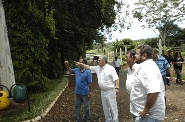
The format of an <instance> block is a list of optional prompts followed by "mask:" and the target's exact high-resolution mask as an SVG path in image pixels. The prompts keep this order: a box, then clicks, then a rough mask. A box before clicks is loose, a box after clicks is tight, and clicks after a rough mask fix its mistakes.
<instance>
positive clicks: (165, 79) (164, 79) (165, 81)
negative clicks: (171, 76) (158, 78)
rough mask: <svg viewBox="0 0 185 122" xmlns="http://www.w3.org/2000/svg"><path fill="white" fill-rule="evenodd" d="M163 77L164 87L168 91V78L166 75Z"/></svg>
mask: <svg viewBox="0 0 185 122" xmlns="http://www.w3.org/2000/svg"><path fill="white" fill-rule="evenodd" d="M162 77H163V82H164V87H165V90H166V83H167V78H166V75H163V76H162Z"/></svg>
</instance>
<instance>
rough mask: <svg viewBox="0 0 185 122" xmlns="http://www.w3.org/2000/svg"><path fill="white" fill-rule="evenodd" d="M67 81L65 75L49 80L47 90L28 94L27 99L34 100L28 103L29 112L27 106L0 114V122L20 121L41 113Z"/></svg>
mask: <svg viewBox="0 0 185 122" xmlns="http://www.w3.org/2000/svg"><path fill="white" fill-rule="evenodd" d="M67 82H68V79H67V77H62V78H59V79H55V80H50V81H49V82H47V83H46V88H47V89H48V90H47V92H43V93H37V94H32V95H29V99H30V100H34V103H33V104H32V105H30V112H28V107H27V108H26V109H24V110H21V111H18V112H12V113H7V114H2V115H0V122H20V121H23V120H29V119H33V118H35V117H37V116H39V115H41V114H42V112H44V111H45V109H46V108H47V107H48V106H49V105H50V104H51V102H52V101H53V100H54V99H55V97H56V96H57V95H58V94H59V92H60V91H61V90H62V89H63V88H64V87H65V86H66V84H67Z"/></svg>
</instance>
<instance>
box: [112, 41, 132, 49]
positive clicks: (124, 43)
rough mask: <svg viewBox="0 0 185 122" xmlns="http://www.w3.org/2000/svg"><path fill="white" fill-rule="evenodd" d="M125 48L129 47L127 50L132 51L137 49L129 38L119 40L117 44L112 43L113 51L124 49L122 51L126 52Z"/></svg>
mask: <svg viewBox="0 0 185 122" xmlns="http://www.w3.org/2000/svg"><path fill="white" fill-rule="evenodd" d="M125 46H126V47H127V50H130V49H134V48H135V44H134V43H133V41H132V40H131V39H128V38H125V39H122V40H118V39H116V42H113V43H112V46H111V47H112V50H114V51H115V50H116V48H117V49H120V48H121V49H122V51H125V50H124V49H125Z"/></svg>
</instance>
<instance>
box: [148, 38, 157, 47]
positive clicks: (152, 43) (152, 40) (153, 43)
mask: <svg viewBox="0 0 185 122" xmlns="http://www.w3.org/2000/svg"><path fill="white" fill-rule="evenodd" d="M158 42H159V39H158V38H149V39H146V40H145V44H148V45H150V46H151V47H152V48H158Z"/></svg>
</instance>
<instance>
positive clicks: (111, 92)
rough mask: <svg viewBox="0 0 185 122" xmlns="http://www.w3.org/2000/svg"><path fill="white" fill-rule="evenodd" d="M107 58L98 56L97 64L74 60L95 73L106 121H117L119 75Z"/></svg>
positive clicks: (78, 64)
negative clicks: (91, 64)
mask: <svg viewBox="0 0 185 122" xmlns="http://www.w3.org/2000/svg"><path fill="white" fill-rule="evenodd" d="M107 60H108V58H107V57H106V56H100V57H99V59H98V65H97V66H88V65H85V64H83V63H80V62H76V65H77V66H82V67H84V68H86V69H89V70H91V72H92V73H96V74H97V78H98V84H99V87H100V89H101V99H102V105H103V111H104V115H105V119H106V122H119V120H118V108H117V101H116V95H117V94H118V93H119V77H118V75H117V73H116V71H115V69H114V67H113V66H111V65H109V64H107Z"/></svg>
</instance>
